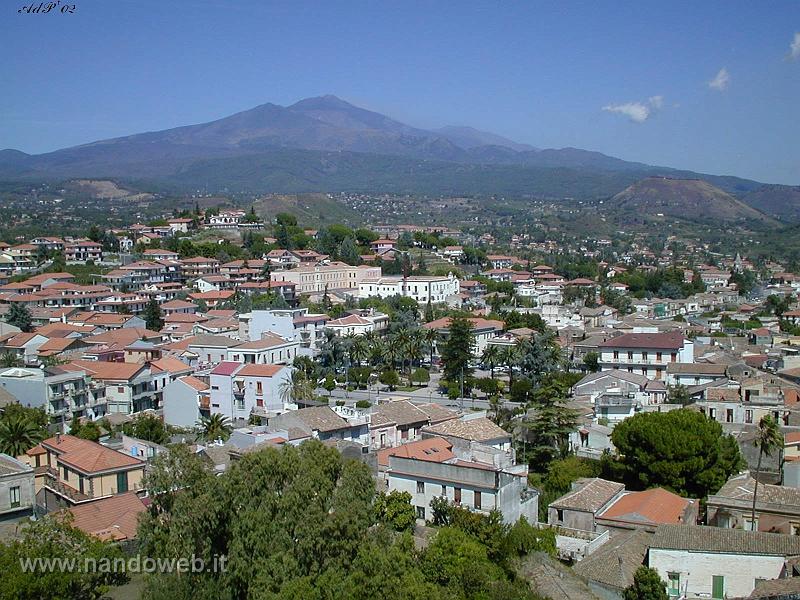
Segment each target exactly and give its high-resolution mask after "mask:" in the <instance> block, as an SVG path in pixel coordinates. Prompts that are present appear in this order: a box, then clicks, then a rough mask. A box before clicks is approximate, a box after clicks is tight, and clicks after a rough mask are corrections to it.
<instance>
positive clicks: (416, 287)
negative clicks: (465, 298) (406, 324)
mask: <svg viewBox="0 0 800 600" xmlns="http://www.w3.org/2000/svg"><path fill="white" fill-rule="evenodd" d="M459 289H460V288H459V282H458V279H457V278H456V277H455V276H454V275H453V274H452V273H450V274H449V275H447V276H446V277H435V276H426V275H413V276H411V277H402V276H400V275H396V276H387V277H379V278H375V279H364V280H363V281H362V282H361V283H360V284H359V286H358V295H359V297H360V298H369V297H370V296H378V297H380V298H389V297H390V296H398V295H399V296H405V297H408V298H413V299H414V300H416V301H417V302H418V303H420V304H426V303H428V302H429V301H430V302H432V303H437V302H444V301H445V300H447V297H448V296H454V295H456V294H458V293H459Z"/></svg>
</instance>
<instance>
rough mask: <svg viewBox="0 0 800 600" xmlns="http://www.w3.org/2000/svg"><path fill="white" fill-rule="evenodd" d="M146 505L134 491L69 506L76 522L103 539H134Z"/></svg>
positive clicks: (77, 525)
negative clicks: (140, 516)
mask: <svg viewBox="0 0 800 600" xmlns="http://www.w3.org/2000/svg"><path fill="white" fill-rule="evenodd" d="M145 510H146V509H145V505H144V504H143V503H142V501H141V500H140V499H139V497H138V496H137V495H136V494H135V493H134V492H127V493H125V494H119V495H117V496H112V497H110V498H103V499H102V500H97V501H95V502H88V503H86V504H80V505H78V506H75V507H73V508H70V509H69V512H70V513H72V525H73V526H74V527H77V528H78V529H80V530H82V531H84V532H86V533H88V534H89V535H92V536H95V537H98V538H100V539H101V540H115V541H120V540H132V539H134V538H135V537H136V528H137V525H138V520H139V515H140V514H141V513H143V512H144V511H145Z"/></svg>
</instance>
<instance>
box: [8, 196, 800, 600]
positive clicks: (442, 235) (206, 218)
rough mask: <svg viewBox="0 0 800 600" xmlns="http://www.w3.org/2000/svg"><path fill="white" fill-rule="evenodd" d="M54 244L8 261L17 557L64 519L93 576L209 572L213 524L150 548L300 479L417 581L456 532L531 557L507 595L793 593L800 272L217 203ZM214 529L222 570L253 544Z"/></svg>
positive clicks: (13, 251)
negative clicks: (403, 563)
mask: <svg viewBox="0 0 800 600" xmlns="http://www.w3.org/2000/svg"><path fill="white" fill-rule="evenodd" d="M348 201H349V200H348ZM52 233H53V235H39V236H36V237H31V238H30V239H24V240H15V242H16V243H14V244H10V243H3V244H1V245H0V265H2V271H1V273H2V275H0V276H1V277H2V279H3V281H2V285H0V315H2V319H3V321H2V322H0V365H2V368H0V411H1V412H0V451H2V454H1V455H0V466H2V470H0V514H1V515H2V517H3V520H2V522H1V523H0V533H1V534H2V536H3V537H2V539H3V540H5V541H11V540H14V539H19V538H24V539H26V540H28V542H29V543H31V544H34V545H35V544H41V543H44V541H43V539H45V540H46V536H47V535H48V532H47V531H46V530H44V529H41V527H45V525H44V524H46V523H47V522H48V518H53V517H54V516H58V515H64V514H69V515H70V517H69V519H68V520H67V521H65V522H64V524H61V525H59V527H68V528H72V529H74V530H77V531H78V532H80V533H76V534H70V535H84V536H86V538H85V539H87V540H88V539H99V540H102V542H103V544H105V546H104V549H103V550H102V551H100V550H95V552H107V553H111V554H113V553H117V552H123V553H124V552H127V551H130V548H135V547H139V548H146V549H148V551H149V552H152V553H153V554H158V553H164V552H175V550H174V549H173V550H169V549H170V548H173V546H170V544H174V543H177V538H175V540H173V541H169V540H170V539H171V537H170V536H178V535H180V536H189V539H195V540H196V542H193V544H194V543H198V544H201V546H202V547H204V548H205V549H204V552H206V554H205V555H204V557H205V558H206V559H207V560H208V561H209V562H210V560H211V553H212V551H213V550H214V549H215V548H216V546H215V545H214V544H212V545H211V546H208V545H203V544H205V542H202V540H203V539H204V536H206V535H208V534H207V533H203V530H202V528H203V524H201V523H198V524H195V525H192V526H188V525H184V526H183V528H184V529H183V530H181V529H180V527H178V525H173V526H170V528H167V529H164V530H163V531H161V532H159V531H158V527H165V525H163V523H164V522H165V521H164V520H165V519H166V520H168V521H169V520H179V519H180V518H181V511H200V510H203V508H204V506H203V505H204V504H205V503H207V502H212V504H213V506H214V507H215V508H214V509H213V510H216V511H220V510H223V509H224V507H223V506H222V505H219V506H218V505H217V504H216V503H217V502H219V500H213V501H212V500H210V499H209V498H211V497H214V496H215V495H216V493H217V492H214V491H213V489H214V483H213V481H214V479H215V478H217V479H219V480H220V481H224V482H225V484H224V485H226V486H229V487H227V488H226V489H228V492H226V493H230V494H244V496H243V497H251V496H252V497H253V498H262V499H261V500H258V502H266V501H267V500H266V499H265V498H264V497H263V494H264V493H266V492H265V491H264V490H262V489H260V488H258V487H253V488H252V489H248V486H267V488H269V487H270V486H275V485H289V484H287V483H285V482H284V483H283V484H279V483H278V482H277V481H272V480H267V479H264V480H263V481H262V480H260V479H259V477H271V476H267V475H266V474H265V475H260V476H257V475H256V473H259V472H261V471H263V470H264V469H268V470H269V469H273V470H274V469H277V468H281V469H282V468H289V469H290V470H292V471H297V470H298V469H299V470H300V472H305V471H308V470H310V471H309V473H314V475H313V477H314V478H315V479H314V481H315V483H314V485H315V486H317V485H318V486H330V485H331V484H334V486H348V485H350V486H353V485H355V486H356V487H355V488H353V489H351V490H350V492H349V493H350V494H358V493H361V494H362V495H363V494H368V496H369V497H370V498H371V497H372V495H374V494H377V496H376V499H375V500H374V502H375V506H376V508H375V509H374V510H376V511H377V513H376V514H377V520H378V521H379V522H382V523H384V524H385V526H386V527H387V528H388V529H389V530H393V531H397V532H404V531H407V532H411V533H412V534H413V539H414V542H415V544H416V545H417V546H418V547H420V548H427V549H426V550H425V552H426V553H427V554H425V556H426V557H427V556H429V555H432V553H434V552H442V553H445V555H449V554H450V553H451V552H456V550H454V549H453V548H455V547H457V546H458V544H464V543H467V542H465V541H461V540H460V539H451V540H449V541H448V539H445V538H443V537H442V535H441V534H440V535H438V536H436V535H434V534H435V532H436V530H437V528H440V527H442V526H445V527H450V528H453V530H455V531H460V532H461V533H460V534H459V535H462V536H463V535H464V534H465V532H466V534H470V535H484V536H489V535H492V536H499V537H498V538H497V539H496V540H495V541H494V542H484V543H488V544H494V543H499V544H501V545H503V547H504V548H505V545H506V544H512V545H513V550H503V551H502V552H512V553H513V555H514V556H515V557H516V559H515V560H517V561H521V562H516V563H514V564H515V566H513V567H512V566H509V567H507V568H509V569H511V570H512V572H514V573H515V575H514V577H513V578H512V580H513V581H514V582H515V583H514V584H513V585H512V584H511V583H507V584H506V585H509V586H512V587H513V588H514V589H512V587H509V588H508V589H507V590H506V591H504V592H502V593H501V592H498V593H501V596H498V597H508V598H510V597H520V598H522V597H529V596H528V595H526V594H530V593H536V594H539V595H540V596H539V597H543V598H544V597H547V598H552V599H553V600H556V599H560V598H579V597H580V598H584V597H585V598H629V597H645V598H650V596H642V595H639V596H636V595H634V596H630V595H629V594H630V593H633V594H637V593H640V592H637V591H636V590H638V589H639V588H640V587H641V588H642V589H643V588H645V587H646V586H647V585H648V582H650V583H649V584H650V585H652V581H653V578H655V581H659V579H660V580H661V581H662V582H663V583H664V585H665V590H662V591H665V593H667V594H668V595H669V596H670V597H685V598H694V597H706V598H731V597H737V598H744V597H767V596H757V595H751V594H756V593H757V592H759V593H760V591H761V590H762V589H763V590H766V591H765V592H764V593H765V594H766V593H769V594H772V596H770V597H783V596H780V594H782V593H790V592H791V593H794V591H795V590H797V589H798V587H799V586H798V585H797V584H796V583H795V581H796V580H795V579H794V577H793V575H794V568H795V567H794V564H795V561H796V559H797V557H798V556H800V354H798V347H800V309H799V308H798V304H797V297H798V296H797V295H798V292H800V276H798V275H795V274H793V273H791V272H789V271H788V270H787V267H786V266H785V265H784V264H781V263H780V262H777V261H771V260H765V259H764V258H763V257H760V256H759V257H757V258H752V259H751V258H750V257H749V256H748V255H747V254H746V253H740V252H737V253H735V254H724V253H719V252H711V251H708V249H707V248H702V247H696V246H694V245H693V243H692V242H691V241H690V240H686V239H679V238H677V237H673V238H672V239H669V240H667V241H666V243H664V244H663V245H662V246H661V247H651V246H649V245H647V244H646V243H645V241H644V238H635V236H634V239H633V240H629V241H628V242H626V243H625V244H624V247H623V246H621V245H620V242H619V238H618V237H616V238H615V239H611V238H598V239H594V240H582V241H581V242H579V243H578V244H575V245H572V246H571V247H566V248H565V247H564V246H563V244H560V243H559V242H558V241H557V240H548V239H544V240H541V241H535V240H532V239H530V238H528V237H527V236H525V235H513V236H511V237H508V238H507V239H505V240H503V241H498V240H497V239H496V238H495V236H493V235H491V234H488V233H484V234H481V235H476V234H474V233H465V231H463V230H461V229H457V228H454V227H451V226H445V225H414V224H403V223H396V224H393V223H390V224H387V223H385V222H384V223H381V222H375V223H371V224H365V225H364V226H361V227H357V228H355V229H353V228H351V227H349V226H347V225H344V224H340V223H334V224H330V225H328V226H321V227H317V228H311V227H308V226H307V225H306V224H304V223H302V222H300V221H299V220H298V218H297V217H296V216H295V215H293V214H290V213H278V214H276V215H262V214H258V213H257V212H256V211H255V210H254V209H252V208H251V209H250V210H244V209H237V208H233V207H232V206H231V205H217V206H209V207H207V208H200V205H199V202H197V203H196V206H195V207H194V208H193V209H191V210H184V211H183V212H182V213H181V214H180V215H179V216H174V215H170V214H164V215H162V216H161V217H159V218H156V219H154V220H153V221H152V222H150V223H149V224H147V225H145V224H142V223H132V224H130V225H129V226H126V227H120V228H113V229H108V230H103V228H102V227H101V226H100V224H99V223H98V224H92V225H91V227H90V228H88V229H87V230H86V232H85V235H83V236H78V235H76V236H66V237H59V236H58V235H55V234H56V232H52ZM637 239H638V242H637ZM701 255H702V256H703V257H704V258H705V259H706V260H705V262H699V261H697V257H698V256H701ZM267 450H269V452H266V451H267ZM298 451H299V454H298ZM270 452H272V453H270ZM331 452H332V453H331ZM278 456H281V457H282V458H280V459H278V458H277V457H278ZM339 457H341V458H339ZM276 460H280V461H281V464H282V463H286V464H285V466H283V467H278V466H276V465H277V463H276V464H274V465H273V466H271V467H269V466H268V464H272V463H273V462H274V461H276ZM347 460H350V461H355V462H356V463H357V464H359V465H360V469H361V470H360V471H359V472H358V473H359V474H360V475H354V474H353V473H351V474H350V475H349V477H351V478H352V477H356V480H352V481H350V480H346V478H347V477H348V467H347V466H346V463H343V462H342V461H347ZM265 461H266V462H265ZM290 463H291V464H292V465H293V466H291V467H290V466H289V464H290ZM315 463H324V464H328V468H329V469H333V472H335V473H338V475H334V479H333V480H332V481H331V480H326V479H325V478H326V477H330V476H331V475H330V474H326V473H325V472H319V473H318V472H317V471H316V468H317V467H316V466H315ZM342 469H343V470H342ZM264 473H266V471H264ZM287 476H288V475H287ZM297 476H298V475H294V477H297ZM309 476H311V475H310V474H309ZM359 476H360V477H367V478H368V480H367V481H366V483H364V482H363V481H358V480H357V477H359ZM337 478H343V479H342V480H340V481H339V482H338V484H337V483H336V481H337ZM270 481H272V483H270ZM326 481H327V483H326ZM220 485H222V484H220ZM300 485H304V484H301V483H299V482H298V483H292V484H291V485H290V487H287V488H286V491H287V493H289V491H290V490H294V486H300ZM231 486H232V487H231ZM358 486H361V487H360V488H359V487H358ZM364 486H366V487H364ZM267 488H265V489H267ZM359 490H361V491H359ZM291 493H292V494H300V495H298V496H297V498H298V500H299V499H300V498H302V497H303V493H301V492H300V490H299V489H298V490H295V491H291ZM207 494H211V496H209V497H208V498H207V497H206V495H207ZM326 494H328V495H329V496H330V497H327V496H326V500H325V502H332V503H333V504H331V505H330V507H331V508H326V509H325V510H332V511H334V510H335V508H333V507H334V506H335V505H336V502H337V500H336V494H337V492H335V491H333V490H331V491H329V492H326ZM331 494H332V496H331ZM309 501H310V500H309V499H308V498H307V499H306V500H305V502H309ZM359 501H361V500H359ZM354 502H355V500H354ZM370 502H371V501H370ZM178 507H180V510H179V508H178ZM378 507H381V508H378ZM298 508H299V506H297V505H295V506H294V508H293V509H292V510H297V509H298ZM225 510H230V509H225ZM263 510H265V511H266V510H267V508H266V507H264V509H263ZM275 510H279V509H278V508H277V506H276V507H273V508H271V509H269V511H270V514H274V513H272V512H271V511H275ZM282 510H285V511H289V510H290V508H289V506H288V505H287V506H285V507H284V508H283V509H282ZM370 510H372V509H370ZM462 513H463V514H462ZM264 514H266V513H264ZM262 516H263V515H262ZM284 517H285V515H284ZM284 517H281V518H284ZM209 518H211V517H210V516H209ZM214 518H227V517H224V516H223V515H222V513H219V514H218V516H217V517H214ZM251 518H253V519H256V520H258V519H259V518H262V517H259V516H256V515H255V514H253V515H251ZM309 518H311V517H309ZM313 518H315V519H316V518H318V517H313ZM353 518H355V517H353ZM32 519H34V520H35V525H36V526H35V527H34V528H33V529H27V530H26V529H25V528H24V526H23V525H24V524H25V523H27V522H31V520H32ZM274 519H275V523H276V524H274V525H273V526H274V527H277V526H278V525H277V523H278V521H279V520H280V519H278V517H277V516H275V517H274ZM237 522H238V521H237ZM360 522H362V521H359V520H358V519H357V520H356V521H354V522H353V524H352V526H354V527H363V526H364V525H356V523H360ZM159 523H162V525H159ZM187 527H189V528H188V529H186V528H187ZM237 527H242V525H241V524H240V525H237ZM173 529H174V530H173ZM476 532H483V533H480V534H479V533H476ZM50 535H52V534H50ZM59 535H67V534H66V533H64V532H63V531H62V532H61V533H60V534H59ZM220 535H225V536H227V541H226V542H225V543H224V544H222V546H220V548H225V549H227V553H228V554H229V555H230V554H231V553H235V544H238V543H243V540H244V539H247V538H246V537H245V538H241V537H237V536H241V535H244V533H242V532H236V531H234V530H230V531H229V530H227V529H226V532H225V533H224V534H220ZM276 535H278V534H277V533H276ZM298 535H300V534H298ZM315 535H333V534H325V533H316V534H315ZM337 535H338V534H337ZM349 535H350V534H349ZM352 535H356V534H352ZM358 535H359V536H360V535H363V533H358ZM26 536H27V537H26ZM503 536H506V537H507V538H508V539H507V540H506V541H503V542H501V541H500V539H501V538H503ZM335 541H336V535H333V539H328V540H326V543H334V542H335ZM339 541H340V542H341V540H339ZM306 542H308V543H310V540H306ZM86 543H88V542H84V544H86ZM247 543H252V544H256V546H258V545H260V544H261V543H262V542H258V541H256V540H252V541H251V542H247ZM341 543H344V542H341ZM442 544H449V546H447V545H444V546H443V545H442ZM453 545H455V546H453ZM81 547H85V546H81ZM491 547H492V546H490V548H491ZM448 548H449V549H448ZM217 549H218V548H217ZM21 551H22V550H19V549H18V552H21ZM85 551H88V550H85ZM262 551H263V552H264V553H265V554H267V555H268V554H270V553H271V552H275V550H271V551H270V550H268V549H267V548H264V549H263V550H262ZM283 551H284V552H290V550H289V549H286V548H284V549H283ZM329 551H330V550H329ZM500 551H501V550H500V549H499V548H496V549H494V550H492V552H500ZM445 555H443V556H442V558H441V560H442V561H445V563H446V562H447V561H449V560H453V556H452V555H450V556H449V557H448V556H445ZM359 556H360V555H359ZM491 556H492V555H491V554H490V557H491ZM231 560H232V564H233V565H238V564H240V563H241V561H242V557H239V558H238V559H237V557H236V556H233V557H232V558H231ZM355 560H358V558H356V559H355ZM476 560H477V559H476ZM483 560H487V559H486V558H485V557H484V559H483ZM504 560H506V559H504ZM509 560H510V559H509ZM237 561H238V562H237ZM520 565H522V566H520ZM733 565H735V566H733ZM238 568H239V569H242V568H244V564H242V566H240V567H238ZM253 568H254V567H253V565H248V566H247V568H246V569H245V570H244V571H234V573H233V574H232V575H230V577H232V579H229V580H225V582H226V583H225V584H226V585H236V586H245V589H246V588H247V586H252V585H253V583H252V577H254V576H255V575H254V573H253V572H252V569H253ZM486 568H487V569H488V568H489V567H488V566H487V567H486ZM494 568H496V567H494ZM488 573H489V571H487V572H486V573H485V574H484V575H483V576H485V577H486V578H487V579H491V578H492V577H494V578H497V577H501V576H499V575H489V574H488ZM205 577H208V576H205ZM464 577H467V574H466V573H463V574H461V575H459V576H458V577H457V578H456V579H454V580H453V581H452V582H450V584H451V585H455V586H459V587H460V586H466V585H479V586H480V585H483V586H485V585H489V582H488V581H483V582H482V583H473V584H468V583H467V581H466V580H465V579H463V578H464ZM501 578H502V577H501ZM556 580H557V581H558V584H556ZM124 581H125V580H124V575H119V574H118V575H117V579H114V578H107V579H105V580H93V581H92V583H91V585H94V586H100V585H105V586H108V585H111V586H114V585H119V584H123V583H124ZM797 581H800V579H797ZM201 584H202V585H206V586H211V587H209V589H212V590H213V589H216V588H213V583H212V582H210V581H207V580H204V579H203V576H197V579H196V581H195V583H194V584H193V585H201ZM64 585H67V584H64ZM162 585H165V584H164V583H163V582H162ZM493 585H498V584H497V583H496V582H495V583H494V584H493ZM490 587H491V586H490ZM481 589H483V588H481ZM211 593H214V592H211ZM248 593H249V592H248ZM787 597H788V596H787Z"/></svg>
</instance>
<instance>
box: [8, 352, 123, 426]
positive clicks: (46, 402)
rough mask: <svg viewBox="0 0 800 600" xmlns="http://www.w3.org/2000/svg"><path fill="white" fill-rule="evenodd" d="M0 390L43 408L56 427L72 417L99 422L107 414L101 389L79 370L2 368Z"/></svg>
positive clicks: (63, 368) (66, 422) (55, 367)
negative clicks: (0, 388) (97, 420)
mask: <svg viewBox="0 0 800 600" xmlns="http://www.w3.org/2000/svg"><path fill="white" fill-rule="evenodd" d="M0 387H2V388H3V389H5V390H7V391H8V392H9V393H11V394H12V395H14V396H15V397H16V398H18V399H19V401H20V402H21V403H22V404H25V405H27V406H33V407H40V408H42V409H44V411H45V413H46V414H47V416H48V417H49V419H50V423H51V424H52V425H54V426H58V427H61V428H65V427H68V426H69V423H70V421H71V420H72V419H73V417H78V418H87V419H91V420H96V419H100V418H102V417H103V416H105V414H106V412H107V410H108V409H107V404H106V399H105V393H104V390H103V387H102V386H98V384H97V383H95V382H93V381H92V378H91V377H90V375H89V373H87V372H86V371H84V370H80V369H69V368H65V365H55V366H52V367H45V368H42V369H23V368H18V367H12V368H7V369H0Z"/></svg>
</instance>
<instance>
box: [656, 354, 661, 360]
mask: <svg viewBox="0 0 800 600" xmlns="http://www.w3.org/2000/svg"><path fill="white" fill-rule="evenodd" d="M656 360H659V361H660V360H661V352H656Z"/></svg>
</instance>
